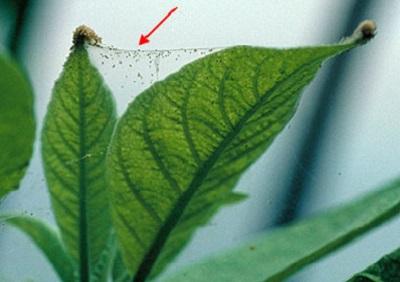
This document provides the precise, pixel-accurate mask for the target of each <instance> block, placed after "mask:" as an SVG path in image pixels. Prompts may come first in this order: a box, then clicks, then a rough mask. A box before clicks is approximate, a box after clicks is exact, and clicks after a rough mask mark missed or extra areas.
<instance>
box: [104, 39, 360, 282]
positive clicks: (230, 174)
mask: <svg viewBox="0 0 400 282" xmlns="http://www.w3.org/2000/svg"><path fill="white" fill-rule="evenodd" d="M355 34H356V33H355ZM357 34H358V35H357V38H350V40H346V41H344V42H343V43H341V44H337V45H331V46H322V47H311V48H296V49H286V50H279V49H269V48H256V47H246V46H240V47H234V48H229V49H226V50H223V51H220V52H217V53H214V54H211V55H209V56H206V57H204V58H202V59H199V60H197V61H195V62H193V63H191V64H189V65H187V66H185V67H184V68H182V69H181V70H180V71H178V72H177V73H175V74H172V75H170V76H169V77H168V78H166V79H165V80H164V81H161V82H158V83H155V84H154V85H153V86H152V87H150V88H149V89H148V90H146V91H144V92H143V93H142V94H141V95H140V96H138V97H137V98H136V100H135V101H134V102H133V103H132V104H131V105H130V106H129V108H128V110H127V112H126V113H125V114H124V115H123V117H122V118H121V120H120V122H119V123H118V126H117V129H116V132H115V136H114V138H113V142H112V145H111V150H110V158H109V165H110V168H111V174H110V175H111V177H110V178H111V190H112V202H113V204H112V208H113V215H114V221H115V228H116V231H117V235H118V237H119V241H120V242H121V250H122V254H123V258H124V260H125V263H126V265H127V266H128V268H129V270H130V271H131V273H132V274H134V273H136V275H135V281H144V280H145V279H146V277H148V275H149V274H150V272H151V271H153V272H152V274H153V276H154V275H156V274H158V273H159V272H161V271H162V270H163V268H164V267H165V266H166V264H167V263H168V262H169V261H171V260H172V259H173V258H174V257H175V256H176V255H177V253H178V252H179V251H180V250H181V249H182V248H183V247H184V246H185V244H186V243H187V242H188V240H189V239H190V238H191V236H192V234H193V232H194V231H195V228H196V227H198V226H200V225H203V224H205V223H206V222H207V221H208V220H209V219H210V217H211V216H212V215H213V214H215V212H216V211H217V210H218V209H219V208H220V207H221V206H222V205H224V204H226V203H231V202H232V199H233V198H236V196H235V195H234V194H232V189H233V188H234V187H235V184H236V183H237V181H238V179H239V178H240V176H241V174H242V173H243V172H244V171H245V170H246V169H247V168H248V167H249V166H250V165H251V164H252V163H254V162H255V161H256V160H257V158H258V157H260V155H261V154H262V153H263V152H265V150H266V149H267V148H268V146H269V145H270V144H271V143H272V141H273V140H274V139H275V137H276V136H277V135H278V133H279V132H280V131H282V129H283V128H284V127H285V125H286V124H287V122H288V121H289V120H290V118H291V117H292V116H293V114H294V112H295V109H296V105H297V103H298V101H299V98H300V92H301V90H302V89H303V88H304V86H306V85H307V84H308V83H309V82H310V81H311V80H312V79H313V77H314V75H315V73H316V72H317V70H318V69H319V67H320V65H321V63H322V62H323V61H324V60H325V59H327V58H329V57H332V56H335V55H337V54H339V53H342V52H344V51H346V50H349V49H351V48H353V47H355V46H356V45H357V43H359V42H361V41H363V40H364V38H363V37H359V36H360V33H359V32H358V33H357ZM360 40H361V41H360ZM363 42H364V41H363ZM161 252H162V254H161ZM160 254H161V256H160ZM157 259H158V263H157V265H155V263H156V260H157ZM154 265H155V267H154V270H153V266H154Z"/></svg>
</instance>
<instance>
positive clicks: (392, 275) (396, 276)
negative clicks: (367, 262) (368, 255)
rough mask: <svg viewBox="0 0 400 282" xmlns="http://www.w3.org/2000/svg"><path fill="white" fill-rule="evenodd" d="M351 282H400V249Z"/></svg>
mask: <svg viewBox="0 0 400 282" xmlns="http://www.w3.org/2000/svg"><path fill="white" fill-rule="evenodd" d="M348 281H349V282H392V281H393V282H394V281H400V248H399V249H397V250H395V251H394V252H392V253H390V254H388V255H386V256H384V257H382V258H381V259H380V260H379V261H377V262H376V263H374V264H373V265H371V266H369V267H368V268H367V269H365V270H364V271H362V272H360V273H358V274H356V275H354V276H353V277H352V278H351V279H350V280H348Z"/></svg>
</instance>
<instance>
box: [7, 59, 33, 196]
mask: <svg viewBox="0 0 400 282" xmlns="http://www.w3.org/2000/svg"><path fill="white" fill-rule="evenodd" d="M34 137H35V119H34V113H33V93H32V88H31V85H30V83H29V81H28V79H27V78H26V76H25V74H24V73H23V72H22V70H21V69H20V68H19V67H18V65H17V64H16V63H15V62H14V61H13V60H12V59H11V58H9V57H8V56H6V55H4V54H0V199H1V198H2V197H3V196H4V195H6V194H7V193H8V192H10V191H12V190H14V189H17V187H18V184H19V182H20V180H21V178H22V177H23V175H24V174H25V170H26V167H27V166H28V164H29V160H30V158H31V155H32V147H33V141H34Z"/></svg>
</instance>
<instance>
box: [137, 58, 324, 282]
mask: <svg viewBox="0 0 400 282" xmlns="http://www.w3.org/2000/svg"><path fill="white" fill-rule="evenodd" d="M325 57H327V56H326V55H324V56H319V57H318V58H316V59H314V60H312V61H311V62H310V63H308V64H304V65H302V66H301V67H299V68H297V69H296V70H295V71H293V72H292V73H291V74H290V75H289V76H287V77H286V78H285V79H283V80H281V81H279V82H277V83H276V84H275V85H274V86H273V87H272V88H271V89H269V90H268V91H267V92H266V93H265V95H264V96H262V97H261V99H259V101H258V102H257V103H256V104H255V105H254V106H253V107H251V108H250V109H249V110H248V111H247V112H246V113H245V114H244V115H243V117H242V118H241V119H240V120H239V121H238V123H237V124H236V125H235V126H234V127H232V129H231V131H230V133H228V134H227V135H226V137H225V138H224V140H223V141H222V142H221V143H220V145H219V146H218V147H217V148H216V149H215V151H214V153H213V154H211V155H210V157H209V158H208V159H207V160H206V161H205V162H204V163H203V165H202V167H201V168H200V169H199V170H198V172H197V173H196V175H195V176H194V178H193V180H192V182H191V183H190V184H189V187H188V189H187V190H186V191H185V192H183V193H182V195H181V196H180V198H179V199H178V200H177V204H176V205H175V207H174V208H173V209H172V211H171V212H170V214H169V216H168V217H167V219H166V220H165V223H164V224H163V226H162V227H161V228H160V230H159V232H158V234H157V236H156V237H155V240H154V241H153V244H152V245H151V247H150V249H149V251H148V252H147V253H146V255H145V256H144V258H143V260H142V262H141V264H140V265H139V268H138V270H137V272H136V275H135V277H134V278H133V282H142V281H145V280H146V278H147V277H148V275H149V274H150V272H151V270H152V268H153V266H154V264H155V262H156V260H157V258H158V256H159V254H160V252H161V250H162V248H163V247H164V245H165V243H166V241H167V239H168V237H169V234H170V233H171V232H172V230H173V229H174V227H175V226H176V225H177V224H178V222H179V220H180V218H181V217H182V215H183V213H184V211H185V208H186V207H187V206H188V204H189V202H190V200H191V198H192V196H193V195H194V193H195V192H196V191H197V188H199V187H200V186H201V185H202V183H203V181H204V180H205V179H206V177H207V175H208V173H209V171H210V170H211V169H212V168H213V166H214V164H215V163H216V162H217V160H218V159H219V157H220V155H221V154H222V153H223V152H224V150H225V149H226V148H227V147H228V146H229V145H230V143H231V142H232V141H233V140H234V138H235V137H236V136H237V135H238V134H239V133H240V131H241V129H242V128H243V126H244V125H245V123H246V122H247V121H248V120H249V119H250V118H251V117H252V116H253V114H255V113H256V112H257V111H258V109H259V108H260V107H262V105H263V104H264V102H266V100H267V99H268V98H269V97H270V95H271V94H272V93H274V92H275V91H276V90H277V89H278V88H279V87H280V86H281V85H283V84H284V83H285V82H287V81H288V80H290V79H291V78H292V77H293V76H295V75H297V74H298V73H299V72H301V71H302V70H303V69H305V68H307V67H310V66H313V65H314V64H315V63H317V62H320V60H321V59H322V58H325Z"/></svg>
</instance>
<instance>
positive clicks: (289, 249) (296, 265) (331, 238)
mask: <svg viewBox="0 0 400 282" xmlns="http://www.w3.org/2000/svg"><path fill="white" fill-rule="evenodd" d="M399 212H400V180H398V181H397V182H394V183H393V184H391V185H389V186H387V187H385V188H384V189H381V190H379V191H376V192H373V193H370V194H368V195H367V196H365V197H363V198H361V199H358V200H356V201H353V202H350V203H348V204H345V205H342V206H340V207H338V208H336V209H333V210H330V211H327V212H324V213H323V214H321V215H318V216H315V217H312V218H310V219H306V220H303V221H300V222H299V223H296V224H293V225H289V226H287V227H283V228H279V229H277V230H276V231H272V232H269V233H266V234H264V235H259V237H258V238H256V239H254V240H252V241H249V242H247V243H246V244H244V245H243V246H240V247H238V248H235V249H233V250H230V251H227V252H225V254H223V255H219V256H216V257H213V258H209V259H207V260H204V261H202V262H199V263H196V264H194V265H192V266H189V267H188V268H186V269H184V270H183V271H180V272H178V273H177V274H175V275H172V276H170V277H168V278H167V279H165V280H163V281H171V282H172V281H174V282H180V281H182V282H183V281H208V279H207V278H209V277H213V279H214V280H215V281H221V282H224V281H230V282H233V281H283V280H284V279H285V278H287V277H289V276H290V275H291V274H293V273H294V272H296V271H298V270H299V269H301V268H302V267H304V266H305V265H307V264H310V263H312V262H314V261H316V260H317V259H319V258H321V257H322V256H324V255H326V254H328V253H330V252H332V251H334V250H336V249H337V248H339V247H340V246H343V245H345V244H347V243H349V242H350V241H351V240H353V239H355V238H357V237H358V236H360V235H362V234H364V233H366V232H368V231H369V230H371V229H372V228H374V227H376V226H378V225H379V224H381V223H383V222H385V221H386V220H388V219H390V218H392V217H394V216H396V215H398V214H399Z"/></svg>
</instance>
